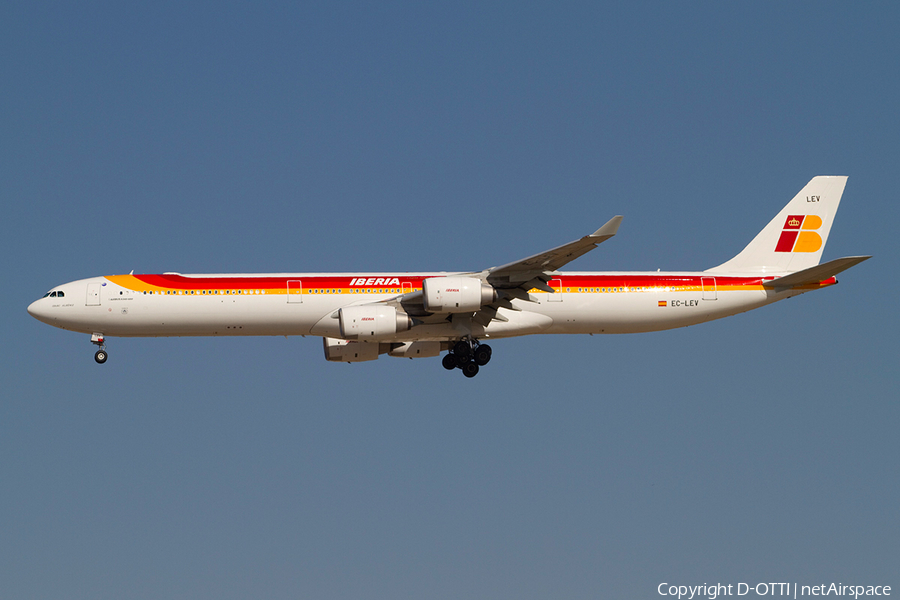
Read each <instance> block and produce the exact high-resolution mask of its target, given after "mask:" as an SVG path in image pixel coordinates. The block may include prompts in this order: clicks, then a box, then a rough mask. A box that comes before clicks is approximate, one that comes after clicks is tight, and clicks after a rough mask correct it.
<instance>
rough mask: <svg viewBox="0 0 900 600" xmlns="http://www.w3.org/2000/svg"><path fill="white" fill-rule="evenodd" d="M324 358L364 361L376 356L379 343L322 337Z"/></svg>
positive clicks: (338, 360) (349, 361)
mask: <svg viewBox="0 0 900 600" xmlns="http://www.w3.org/2000/svg"><path fill="white" fill-rule="evenodd" d="M322 345H323V346H324V348H325V360H328V361H331V362H348V363H352V362H364V361H367V360H375V359H376V358H378V354H379V350H380V346H381V344H379V343H378V342H348V341H347V340H335V339H332V338H327V337H323V338H322Z"/></svg>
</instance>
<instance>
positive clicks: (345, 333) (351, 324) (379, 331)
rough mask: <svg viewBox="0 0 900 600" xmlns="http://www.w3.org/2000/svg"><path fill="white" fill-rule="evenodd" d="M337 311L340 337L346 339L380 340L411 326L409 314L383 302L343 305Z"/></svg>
mask: <svg viewBox="0 0 900 600" xmlns="http://www.w3.org/2000/svg"><path fill="white" fill-rule="evenodd" d="M338 313H339V314H338V320H339V321H340V325H341V337H342V338H344V339H347V340H358V341H361V342H362V341H372V340H381V339H385V338H389V337H391V336H393V335H395V334H396V333H398V332H401V331H406V330H408V329H409V328H410V327H412V319H410V318H409V315H407V314H406V313H402V312H399V311H398V310H397V309H396V308H394V307H393V306H385V305H383V304H364V305H362V306H345V307H343V308H342V309H340V311H338Z"/></svg>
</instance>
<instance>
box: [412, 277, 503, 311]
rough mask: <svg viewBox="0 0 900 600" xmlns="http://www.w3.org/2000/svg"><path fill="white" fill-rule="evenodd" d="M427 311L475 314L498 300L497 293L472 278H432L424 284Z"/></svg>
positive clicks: (423, 290) (423, 292)
mask: <svg viewBox="0 0 900 600" xmlns="http://www.w3.org/2000/svg"><path fill="white" fill-rule="evenodd" d="M422 294H423V296H424V299H425V310H427V311H428V312H433V313H464V312H475V311H477V310H479V309H480V308H481V307H482V306H484V305H485V304H490V303H491V302H493V301H494V300H496V299H497V292H496V291H494V288H492V287H491V286H489V285H485V284H484V283H482V282H481V280H480V279H474V278H472V277H430V278H428V279H425V280H424V281H423V282H422Z"/></svg>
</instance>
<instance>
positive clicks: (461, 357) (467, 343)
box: [441, 339, 491, 377]
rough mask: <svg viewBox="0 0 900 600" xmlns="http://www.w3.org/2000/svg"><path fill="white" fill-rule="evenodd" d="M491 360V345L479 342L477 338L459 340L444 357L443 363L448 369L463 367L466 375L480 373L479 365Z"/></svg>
mask: <svg viewBox="0 0 900 600" xmlns="http://www.w3.org/2000/svg"><path fill="white" fill-rule="evenodd" d="M490 360H491V347H490V346H488V345H487V344H479V343H478V342H477V341H476V340H471V339H469V340H459V341H458V342H456V344H455V345H454V346H453V349H452V350H450V352H448V353H447V354H446V355H444V358H443V359H442V360H441V364H442V365H444V368H445V369H447V370H448V371H452V370H453V369H461V370H462V372H463V375H465V376H466V377H475V376H476V375H478V369H479V367H483V366H484V365H486V364H488V362H490Z"/></svg>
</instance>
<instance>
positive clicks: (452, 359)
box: [441, 352, 459, 371]
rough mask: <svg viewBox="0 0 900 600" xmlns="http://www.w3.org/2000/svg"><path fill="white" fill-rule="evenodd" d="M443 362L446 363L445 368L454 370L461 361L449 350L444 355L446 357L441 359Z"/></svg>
mask: <svg viewBox="0 0 900 600" xmlns="http://www.w3.org/2000/svg"><path fill="white" fill-rule="evenodd" d="M441 364H442V365H444V368H445V369H447V370H448V371H452V370H453V369H455V368H456V367H458V366H459V361H457V360H456V355H454V354H450V353H449V352H448V353H447V354H445V355H444V358H443V359H441Z"/></svg>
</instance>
